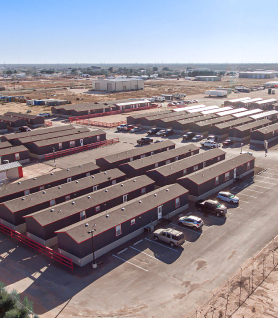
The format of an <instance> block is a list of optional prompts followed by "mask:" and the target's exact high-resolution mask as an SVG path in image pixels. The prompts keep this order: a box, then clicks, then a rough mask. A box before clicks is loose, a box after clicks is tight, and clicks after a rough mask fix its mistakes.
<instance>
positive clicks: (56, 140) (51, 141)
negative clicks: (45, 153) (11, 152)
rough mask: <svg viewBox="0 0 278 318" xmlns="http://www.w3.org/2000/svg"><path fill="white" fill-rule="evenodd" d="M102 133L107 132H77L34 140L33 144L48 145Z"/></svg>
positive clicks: (38, 145)
mask: <svg viewBox="0 0 278 318" xmlns="http://www.w3.org/2000/svg"><path fill="white" fill-rule="evenodd" d="M102 134H106V133H105V132H104V131H103V130H100V129H98V130H94V131H89V132H84V133H79V134H75V135H69V136H68V135H67V136H64V137H57V138H51V139H46V140H39V141H34V142H33V144H34V145H36V146H37V147H43V146H47V145H54V144H58V143H60V142H65V141H70V140H77V139H84V138H86V137H93V136H97V135H102Z"/></svg>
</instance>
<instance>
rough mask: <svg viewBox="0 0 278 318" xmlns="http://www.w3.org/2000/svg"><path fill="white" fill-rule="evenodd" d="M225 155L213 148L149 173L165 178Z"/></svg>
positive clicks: (223, 152)
mask: <svg viewBox="0 0 278 318" xmlns="http://www.w3.org/2000/svg"><path fill="white" fill-rule="evenodd" d="M223 154H225V151H223V150H221V149H219V148H215V149H211V150H208V151H204V152H202V153H198V154H197V155H194V156H190V157H188V158H184V159H181V160H178V161H176V162H172V163H169V164H168V165H165V166H162V167H159V168H155V169H153V170H150V171H157V172H158V173H160V174H161V175H162V176H164V177H167V176H170V175H172V174H174V173H177V172H179V171H182V170H184V169H188V168H190V167H193V166H195V165H198V164H200V163H202V162H204V161H207V160H210V159H212V158H215V157H218V156H221V155H223Z"/></svg>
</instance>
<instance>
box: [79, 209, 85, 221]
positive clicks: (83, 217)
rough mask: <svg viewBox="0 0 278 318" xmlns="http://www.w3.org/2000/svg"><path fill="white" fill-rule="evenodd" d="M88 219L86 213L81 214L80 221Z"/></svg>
mask: <svg viewBox="0 0 278 318" xmlns="http://www.w3.org/2000/svg"><path fill="white" fill-rule="evenodd" d="M84 219H86V211H82V212H80V221H82V220H84Z"/></svg>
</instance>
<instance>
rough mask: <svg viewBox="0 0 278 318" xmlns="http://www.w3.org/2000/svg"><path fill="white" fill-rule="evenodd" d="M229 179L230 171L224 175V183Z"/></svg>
mask: <svg viewBox="0 0 278 318" xmlns="http://www.w3.org/2000/svg"><path fill="white" fill-rule="evenodd" d="M229 179H230V171H229V172H226V173H225V181H228V180H229Z"/></svg>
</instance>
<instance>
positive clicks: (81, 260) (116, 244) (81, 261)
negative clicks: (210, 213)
mask: <svg viewBox="0 0 278 318" xmlns="http://www.w3.org/2000/svg"><path fill="white" fill-rule="evenodd" d="M187 208H188V204H186V205H183V206H181V207H179V208H178V209H176V210H174V211H172V212H170V213H168V214H167V215H166V216H164V218H167V219H169V218H171V217H173V216H175V215H177V214H178V213H180V212H182V211H184V210H186V209H187ZM157 223H158V221H157V220H156V221H154V222H152V223H149V224H147V225H145V226H144V227H141V228H140V229H138V230H136V231H134V232H132V233H130V234H128V235H125V236H124V237H122V238H121V239H119V240H117V241H115V242H113V243H111V244H108V245H107V246H105V247H103V248H101V249H99V250H97V251H95V258H98V257H100V256H102V255H104V254H106V253H108V252H110V251H111V250H113V249H114V248H116V247H119V246H120V245H122V244H124V243H126V242H128V241H130V240H131V239H133V238H135V237H136V236H138V235H140V234H142V233H144V229H145V227H147V226H156V225H157ZM58 251H59V253H61V254H62V255H64V256H66V257H68V258H70V259H71V260H72V261H73V263H75V264H76V265H78V266H81V267H82V266H85V265H87V264H88V263H90V262H92V261H93V253H91V254H89V255H87V256H85V257H83V258H78V257H76V256H74V255H72V254H70V253H68V252H66V251H64V250H63V249H61V248H59V249H58Z"/></svg>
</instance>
